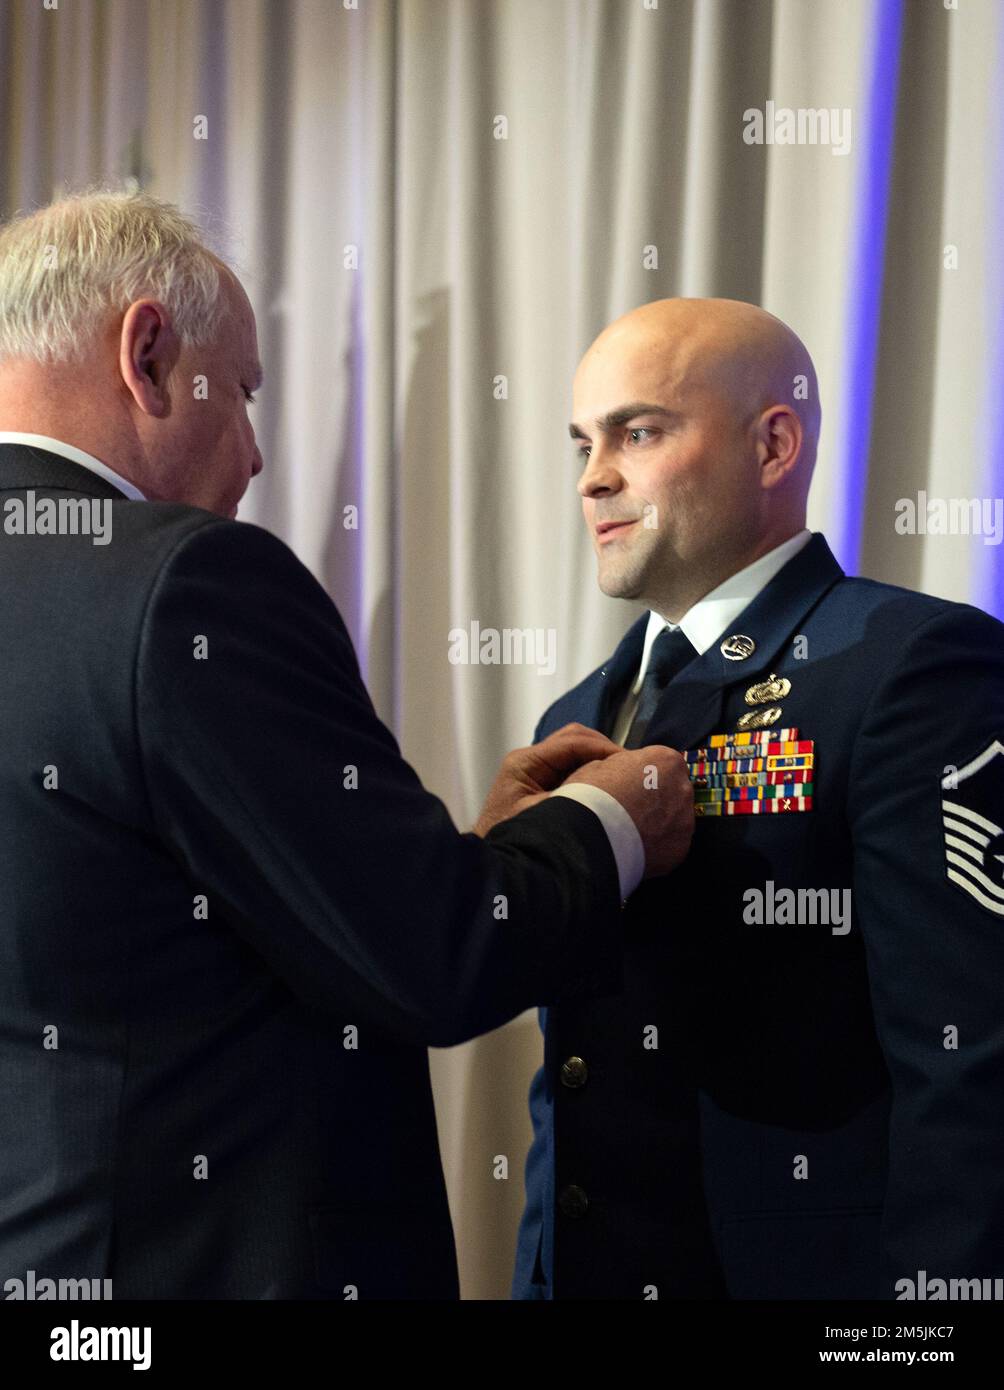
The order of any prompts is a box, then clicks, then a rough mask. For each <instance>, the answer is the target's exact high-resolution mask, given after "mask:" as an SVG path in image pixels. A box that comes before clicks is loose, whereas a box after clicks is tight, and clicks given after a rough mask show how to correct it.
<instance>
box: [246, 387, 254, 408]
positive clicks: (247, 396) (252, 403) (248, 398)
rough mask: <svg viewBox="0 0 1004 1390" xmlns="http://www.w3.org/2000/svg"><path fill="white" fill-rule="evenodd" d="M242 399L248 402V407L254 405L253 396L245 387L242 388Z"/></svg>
mask: <svg viewBox="0 0 1004 1390" xmlns="http://www.w3.org/2000/svg"><path fill="white" fill-rule="evenodd" d="M244 399H245V400H246V401H247V402H248V404H249V405H254V403H255V396H254V394H253V393H252V392H251V391H249V390H248V388H247V387H246V386H245V387H244Z"/></svg>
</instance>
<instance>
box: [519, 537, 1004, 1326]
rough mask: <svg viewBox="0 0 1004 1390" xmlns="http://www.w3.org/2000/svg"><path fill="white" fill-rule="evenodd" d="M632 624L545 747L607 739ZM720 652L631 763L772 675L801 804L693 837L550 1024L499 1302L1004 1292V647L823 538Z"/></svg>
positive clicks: (981, 619) (706, 723)
mask: <svg viewBox="0 0 1004 1390" xmlns="http://www.w3.org/2000/svg"><path fill="white" fill-rule="evenodd" d="M646 621H647V620H646V618H642V619H640V620H639V621H638V622H637V623H636V624H635V625H634V626H633V627H632V628H631V630H630V631H629V632H628V633H627V635H626V637H625V638H624V640H623V641H622V643H621V644H620V646H619V647H618V649H617V651H616V652H615V654H614V656H613V658H612V659H611V660H610V661H608V662H607V663H606V665H605V666H604V667H603V668H602V669H601V670H598V671H595V672H593V674H592V675H590V676H589V677H587V679H586V680H584V681H583V682H582V683H581V684H580V685H578V686H577V687H576V688H575V689H574V690H572V691H570V692H569V693H568V694H567V695H565V696H564V697H563V698H562V699H560V700H559V701H558V702H557V703H556V704H555V705H553V706H552V707H551V709H549V710H548V712H547V714H546V715H545V716H544V718H543V720H542V721H541V723H540V726H539V729H538V736H541V737H542V736H544V735H546V734H547V733H549V732H550V731H551V730H552V729H555V728H557V727H558V726H560V725H562V724H565V723H566V722H568V721H569V720H579V721H581V722H582V723H584V724H587V725H591V726H593V727H596V728H599V729H603V730H605V731H607V732H609V730H610V728H611V726H612V723H613V720H614V718H615V715H616V712H617V710H618V709H619V706H620V702H621V700H622V699H623V696H624V694H625V691H626V688H627V686H628V684H629V682H630V681H631V679H632V678H633V676H634V674H635V672H636V671H637V668H638V663H639V660H640V657H641V650H642V642H643V639H644V631H645V624H646ZM733 633H739V634H744V635H746V636H748V637H750V638H752V639H753V640H754V642H755V643H756V649H755V651H754V653H753V654H752V655H751V656H749V657H748V658H746V659H745V660H739V661H730V660H727V659H725V657H724V656H723V654H722V652H721V650H720V646H719V643H718V642H716V643H715V644H714V645H713V646H712V647H710V648H709V649H708V650H707V651H706V652H705V653H704V654H703V656H701V657H700V658H698V659H697V660H695V661H694V662H693V663H692V665H691V666H690V667H688V668H686V669H685V670H683V671H682V672H681V673H680V674H679V675H678V676H677V677H676V679H675V680H674V681H673V682H672V683H671V684H670V686H669V687H668V689H667V691H666V693H665V695H664V697H663V699H662V701H661V703H660V705H659V707H658V709H657V712H656V714H655V716H654V717H653V720H652V723H651V724H650V726H649V734H648V739H649V741H651V742H657V743H665V744H668V745H671V746H673V747H677V748H681V749H687V748H694V747H696V746H701V745H704V744H706V743H707V739H708V736H709V735H712V734H715V733H723V732H727V731H731V730H734V729H735V728H736V727H737V723H738V720H739V718H740V716H741V715H742V714H743V713H744V712H745V711H747V710H748V709H749V705H748V704H747V703H746V699H745V693H746V691H747V690H748V689H749V688H750V686H751V685H752V684H753V683H755V682H757V681H763V680H765V679H766V678H767V677H768V676H770V675H775V674H776V675H778V676H781V677H785V678H787V679H788V680H789V681H790V682H791V690H790V693H789V694H788V695H787V696H785V697H784V698H783V699H779V700H778V701H777V704H778V705H780V706H781V707H782V710H783V714H782V717H781V719H780V721H779V724H778V727H781V726H785V727H797V729H798V730H799V736H800V738H801V739H803V740H812V741H814V745H815V754H814V757H815V763H816V765H815V768H814V771H813V777H814V781H813V787H814V805H813V808H812V809H811V810H808V811H801V812H794V813H791V814H771V815H756V816H722V817H714V818H712V817H708V818H706V819H702V820H699V821H698V822H697V825H696V833H695V838H694V843H693V847H692V849H691V853H690V855H689V858H688V859H687V860H686V861H685V863H684V864H683V866H682V867H681V868H680V869H678V870H677V871H676V872H675V873H673V874H672V875H670V876H668V877H666V878H663V879H659V880H653V881H647V882H645V883H643V884H642V885H641V886H640V888H639V889H638V890H637V891H636V892H635V893H634V894H633V896H632V897H631V899H630V901H629V903H628V906H627V909H626V912H625V927H626V936H625V957H624V975H623V984H622V988H621V990H620V992H618V993H615V994H611V995H608V996H607V997H603V998H596V999H579V1000H575V1001H569V1002H567V1003H565V1002H562V1003H560V1004H558V1005H557V1006H555V1007H553V1008H550V1009H548V1010H546V1011H545V1012H542V1015H541V1020H542V1025H543V1027H544V1031H545V1061H544V1066H543V1068H542V1069H541V1070H540V1072H539V1073H538V1074H537V1076H536V1078H535V1079H534V1082H533V1086H532V1089H531V1095H530V1104H531V1110H532V1116H533V1124H534V1131H535V1138H534V1143H533V1147H532V1149H531V1152H530V1155H529V1159H528V1162H527V1169H526V1188H527V1204H526V1211H525V1214H524V1217H523V1222H522V1226H521V1230H520V1238H519V1247H518V1256H517V1266H516V1273H515V1280H514V1288H513V1292H514V1296H516V1297H519V1298H540V1297H558V1298H563V1297H571V1298H575V1297H582V1298H590V1297H612V1298H628V1299H630V1298H639V1299H640V1298H652V1297H663V1298H665V1297H671V1298H722V1297H733V1298H769V1299H775V1298H778V1299H783V1298H825V1299H836V1298H870V1297H896V1296H897V1295H898V1294H900V1293H902V1292H903V1291H904V1288H905V1286H903V1285H901V1286H900V1287H899V1288H898V1289H897V1287H896V1286H897V1281H900V1280H902V1279H909V1280H913V1281H914V1282H916V1281H917V1278H918V1271H920V1270H926V1271H927V1276H928V1278H931V1277H935V1276H936V1277H942V1278H952V1277H958V1278H984V1277H990V1276H998V1277H999V1276H1001V1275H1004V1007H1002V999H1004V836H1002V835H1001V833H1000V832H1001V828H1002V827H1004V746H1002V744H1004V627H1002V626H1001V624H1000V623H998V622H997V621H996V620H995V619H993V618H990V617H988V616H987V615H986V614H984V613H982V612H980V611H978V610H977V609H974V608H971V607H968V606H965V605H962V604H957V603H948V602H944V601H942V600H940V599H936V598H931V597H927V596H925V595H921V594H916V593H911V592H908V591H906V590H903V589H898V588H893V587H891V586H889V585H886V584H877V583H872V582H870V581H868V580H864V579H848V578H846V577H845V576H844V574H843V572H842V571H841V569H840V567H839V565H838V564H837V563H836V561H835V560H834V558H833V556H832V555H831V553H830V551H829V549H828V547H827V545H826V542H825V540H824V539H823V537H822V536H821V535H815V536H813V538H812V539H811V541H810V542H809V543H808V544H807V545H806V547H805V548H804V549H803V550H802V551H801V552H800V553H799V554H797V555H796V556H795V557H794V558H792V559H791V560H790V561H789V562H788V563H787V564H786V565H785V566H784V568H783V569H782V570H781V571H780V572H779V573H778V574H777V575H776V576H775V578H774V579H773V580H772V581H771V582H770V583H769V584H768V585H767V586H766V588H765V589H764V590H763V591H762V592H761V593H760V594H759V595H758V596H757V598H756V599H754V601H753V602H752V603H751V604H750V605H749V606H748V607H747V609H746V610H745V611H744V612H743V613H742V614H741V615H740V617H738V618H737V619H736V620H735V622H734V623H733V624H732V625H731V628H730V632H729V633H723V634H722V637H723V638H724V637H726V636H728V635H731V634H733ZM761 707H763V706H761ZM998 740H1000V741H1001V742H1000V743H998V742H997V741H998ZM967 768H969V769H970V770H969V771H968V772H966V769H967ZM953 770H954V776H955V779H956V781H957V786H956V787H955V788H954V789H953V788H952V786H951V779H952V777H953ZM946 778H947V779H949V788H948V789H947V790H946V789H945V788H944V787H943V785H942V784H943V781H944V780H945V779H946ZM769 884H773V888H772V889H768V885H769ZM782 888H791V889H793V890H798V889H824V888H829V889H840V890H842V889H850V890H852V899H851V901H852V906H853V913H852V919H851V921H852V927H851V930H850V931H849V932H848V933H846V934H836V933H834V931H833V929H832V926H827V925H818V924H817V925H810V924H808V923H807V922H806V924H803V925H773V926H771V925H754V924H750V923H749V922H748V921H746V920H744V912H745V911H746V910H747V908H748V906H749V903H750V902H751V899H750V898H747V897H746V896H745V894H746V893H747V890H751V889H756V890H760V892H761V893H762V894H766V893H767V892H772V893H776V892H777V891H778V890H780V889H782ZM764 900H765V899H764ZM805 901H806V902H808V899H806V900H805ZM816 901H817V902H818V898H817V899H816ZM653 1030H655V1031H653ZM653 1043H654V1044H655V1045H653ZM571 1058H577V1059H579V1061H577V1062H573V1063H570V1064H569V1065H565V1064H566V1063H569V1062H570V1059H571Z"/></svg>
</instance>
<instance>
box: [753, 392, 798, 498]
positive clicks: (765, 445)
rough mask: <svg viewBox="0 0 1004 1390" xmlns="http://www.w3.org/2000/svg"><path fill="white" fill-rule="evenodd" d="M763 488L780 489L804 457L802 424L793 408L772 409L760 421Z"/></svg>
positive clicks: (759, 435) (758, 432)
mask: <svg viewBox="0 0 1004 1390" xmlns="http://www.w3.org/2000/svg"><path fill="white" fill-rule="evenodd" d="M756 431H757V439H756V452H757V462H758V463H759V465H760V486H761V487H767V488H772V487H777V485H778V484H779V483H781V482H783V481H784V479H785V478H787V477H788V476H789V475H790V474H791V472H792V471H793V469H794V468H795V467H796V466H797V464H798V461H799V459H800V458H801V456H802V437H803V432H802V422H801V420H800V419H799V418H798V416H797V415H796V413H795V411H793V410H792V408H791V406H790V405H772V406H769V407H768V408H767V409H766V410H765V411H764V412H763V414H762V415H761V416H760V419H759V420H758V421H757V427H756Z"/></svg>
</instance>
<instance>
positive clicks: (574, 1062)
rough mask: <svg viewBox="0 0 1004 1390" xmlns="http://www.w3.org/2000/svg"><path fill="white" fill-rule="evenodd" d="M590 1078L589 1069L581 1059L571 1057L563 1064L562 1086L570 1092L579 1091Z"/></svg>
mask: <svg viewBox="0 0 1004 1390" xmlns="http://www.w3.org/2000/svg"><path fill="white" fill-rule="evenodd" d="M588 1077H589V1068H588V1067H587V1066H586V1064H585V1062H584V1061H583V1060H582V1058H581V1057H569V1058H568V1060H567V1061H564V1062H562V1064H561V1084H562V1086H567V1087H568V1088H569V1090H570V1091H575V1090H578V1088H579V1087H580V1086H584V1085H585V1084H586V1081H587V1079H588Z"/></svg>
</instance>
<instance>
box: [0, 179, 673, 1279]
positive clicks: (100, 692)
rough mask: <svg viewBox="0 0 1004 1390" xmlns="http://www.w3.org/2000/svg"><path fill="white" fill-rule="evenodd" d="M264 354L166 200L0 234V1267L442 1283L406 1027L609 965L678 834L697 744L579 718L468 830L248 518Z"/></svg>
mask: <svg viewBox="0 0 1004 1390" xmlns="http://www.w3.org/2000/svg"><path fill="white" fill-rule="evenodd" d="M261 375H262V372H261V366H260V363H259V360H258V349H257V342H256V335H255V323H254V315H253V313H252V310H251V306H250V304H249V302H248V299H247V296H246V295H245V293H244V291H243V290H242V288H241V286H240V284H239V282H238V281H237V279H236V277H235V276H234V275H233V273H232V272H231V271H230V270H229V269H228V267H227V266H226V265H225V264H224V263H223V262H222V261H221V260H220V259H219V258H218V257H216V256H215V255H213V254H212V253H211V252H210V251H209V250H208V249H206V248H205V247H204V246H203V245H202V243H201V241H200V239H199V236H198V233H197V231H196V229H195V228H194V227H193V225H192V224H191V223H190V222H189V221H188V220H187V219H186V218H184V217H183V216H182V215H180V214H179V213H178V212H177V211H176V210H175V209H172V208H171V207H169V206H168V205H166V204H163V203H160V202H158V201H156V200H154V199H152V198H148V197H126V196H123V195H115V194H100V193H99V194H89V195H86V196H82V197H79V198H72V199H68V200H65V201H63V202H61V203H58V204H55V205H53V206H51V207H48V208H44V209H41V210H40V211H38V212H36V213H34V214H32V215H30V216H27V217H23V218H20V219H18V220H17V221H14V222H12V223H10V224H9V225H7V226H6V227H5V228H3V229H2V230H0V592H2V593H3V595H4V601H3V604H2V606H0V650H2V651H3V665H2V671H0V723H2V726H3V730H4V737H3V740H2V744H0V824H2V831H3V833H2V835H0V873H2V877H3V882H4V902H3V912H2V919H0V1105H2V1109H3V1113H4V1115H5V1116H6V1120H7V1123H6V1126H5V1139H4V1143H3V1146H2V1149H0V1282H5V1283H9V1282H10V1281H13V1283H14V1285H17V1286H19V1287H20V1286H23V1282H24V1280H25V1279H26V1278H27V1275H28V1272H29V1271H33V1272H34V1277H35V1278H36V1279H56V1280H58V1279H109V1280H111V1282H112V1286H113V1290H114V1295H115V1296H116V1297H130V1298H136V1297H141V1298H142V1297H173V1298H193V1297H213V1298H298V1297H312V1298H337V1299H344V1298H354V1297H361V1298H366V1297H453V1296H455V1295H456V1265H455V1257H454V1251H453V1241H452V1232H451V1229H450V1221H449V1215H448V1211H447V1205H446V1197H445V1191H444V1186H443V1179H442V1172H441V1168H440V1163H439V1156H438V1151H437V1144H436V1130H435V1119H434V1113H433V1107H432V1097H431V1089H430V1084H429V1074H428V1063H427V1058H426V1054H425V1046H426V1045H427V1044H439V1045H446V1044H450V1043H455V1042H459V1041H461V1040H462V1039H465V1038H468V1037H471V1036H472V1035H474V1034H476V1033H479V1032H482V1031H484V1030H486V1029H489V1028H492V1027H495V1026H496V1025H498V1024H500V1023H502V1022H503V1021H504V1020H506V1019H508V1018H510V1017H512V1016H513V1015H515V1014H516V1013H518V1012H520V1011H521V1010H523V1009H524V1008H526V1007H527V1006H529V1005H531V1004H534V1003H544V1002H549V1001H554V1000H557V999H560V998H565V997H571V996H574V995H576V994H578V993H581V992H583V991H586V990H589V989H593V988H597V989H601V988H607V987H609V986H610V983H611V982H612V981H614V980H615V979H616V973H617V968H618V963H619V951H620V942H619V921H620V913H619V907H620V903H621V901H622V899H623V898H625V897H626V896H627V894H628V893H629V892H630V891H631V890H632V889H633V888H634V887H635V885H636V884H637V882H638V881H639V879H640V878H641V877H642V875H643V874H644V873H646V872H647V873H649V874H653V873H666V872H668V871H669V870H670V869H672V868H673V867H674V866H675V865H676V864H677V862H678V861H679V860H680V859H681V858H682V856H683V855H684V854H685V852H686V849H687V846H688V844H689V839H690V834H691V830H692V796H691V792H690V787H689V782H688V779H687V777H686V772H685V769H684V766H683V761H682V759H681V757H680V755H679V754H678V753H675V752H673V751H672V750H669V749H665V748H649V749H642V750H639V751H637V752H632V753H622V752H620V751H618V750H617V749H616V746H615V745H614V744H612V743H611V742H610V741H609V740H607V739H606V738H604V737H603V736H602V735H597V734H595V733H593V732H591V731H588V730H584V729H575V728H571V729H566V730H563V731H561V732H560V733H559V734H558V735H557V736H556V737H555V738H554V739H551V740H547V741H546V742H545V743H543V744H541V745H539V746H538V748H536V749H533V750H520V751H518V752H516V753H514V754H511V755H510V757H509V758H508V759H507V760H506V762H505V763H504V764H503V769H502V772H501V774H500V776H499V779H498V780H497V782H496V784H495V787H494V788H493V790H492V792H491V794H490V796H489V799H488V802H487V804H486V806H485V809H484V811H483V813H482V816H481V819H480V820H479V822H478V826H477V831H478V833H477V834H466V835H464V834H461V833H460V832H458V831H457V829H456V828H455V827H454V825H453V824H452V822H451V820H450V818H449V816H448V814H447V812H446V810H445V808H444V807H443V805H442V804H441V803H440V802H439V801H438V800H437V799H436V798H435V797H434V796H432V795H431V794H430V793H429V792H427V791H425V789H424V788H423V787H422V786H421V784H420V783H419V781H418V778H417V777H416V776H415V774H414V772H413V771H412V770H411V769H410V768H409V767H408V765H407V764H406V763H405V762H404V761H403V760H402V758H401V756H400V753H399V751H398V748H397V745H396V743H395V741H394V739H393V737H392V736H391V734H390V733H389V732H388V731H387V729H386V728H385V727H384V726H383V725H382V724H381V723H380V721H379V720H378V719H377V717H376V715H375V713H374V711H373V708H372V705H371V703H370V701H369V698H368V696H367V694H366V691H365V689H364V687H363V685H362V682H361V680H360V676H359V672H358V668H357V663H356V659H355V654H354V652H353V649H352V644H351V642H350V640H349V637H348V634H347V632H346V630H345V627H344V624H343V623H342V621H341V619H340V618H339V616H338V613H337V612H336V610H335V608H334V606H333V605H332V604H331V602H330V600H329V599H328V598H327V596H326V595H325V593H324V592H323V590H322V589H321V588H320V586H319V585H318V584H317V583H316V582H315V581H314V580H313V579H312V578H311V576H310V575H309V574H308V572H307V571H306V570H305V569H304V567H303V566H302V565H301V564H300V563H299V562H298V561H297V560H296V558H295V557H294V556H293V554H292V553H291V552H290V551H289V550H288V549H287V547H286V546H284V545H283V544H282V543H281V542H280V541H278V540H277V539H276V538H275V537H273V536H271V535H270V534H269V533H268V532H266V531H264V530H261V529H259V528H257V527H253V526H246V525H241V524H236V523H235V521H234V518H235V517H236V513H237V508H238V504H239V502H240V499H241V497H242V496H243V494H244V492H245V490H246V488H247V486H248V484H249V482H250V480H251V479H252V478H253V477H254V476H255V474H256V473H258V472H259V471H260V470H261V467H262V458H261V455H260V453H259V451H258V448H257V445H256V443H255V435H254V430H253V428H252V426H251V422H250V420H249V418H248V414H247V409H246V405H247V402H248V401H249V400H250V399H251V398H252V393H253V392H254V391H255V389H256V388H257V387H258V385H259V383H260V381H261ZM70 501H74V502H81V503H85V504H86V503H100V504H102V509H103V510H104V511H108V512H109V514H110V517H109V520H110V525H109V527H108V528H106V532H107V535H106V533H102V535H103V537H105V538H106V539H107V540H108V541H109V543H102V544H93V543H92V542H93V541H94V540H95V539H96V537H95V536H94V535H91V536H88V535H87V534H85V531H86V528H85V527H84V526H83V525H82V522H83V520H84V519H85V518H86V516H87V515H88V513H87V509H86V507H83V508H74V509H72V510H71V509H68V508H67V507H66V506H65V505H63V506H62V509H60V504H66V503H67V502H70ZM71 520H75V524H70V522H71ZM653 765H654V767H655V768H656V769H657V772H658V778H657V781H658V787H657V788H653V787H652V785H651V784H652V782H653V778H652V777H651V775H648V776H646V775H645V773H644V769H646V768H651V767H652V766H653ZM563 780H565V785H564V786H561V787H559V783H561V782H562V781H563ZM517 813H518V814H517ZM502 902H504V903H505V904H506V912H505V913H504V914H501V913H500V912H499V910H498V908H499V904H500V903H502ZM503 918H504V920H503ZM541 921H543V922H546V923H547V926H546V929H542V928H541V927H540V926H539V925H538V923H539V922H541Z"/></svg>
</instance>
